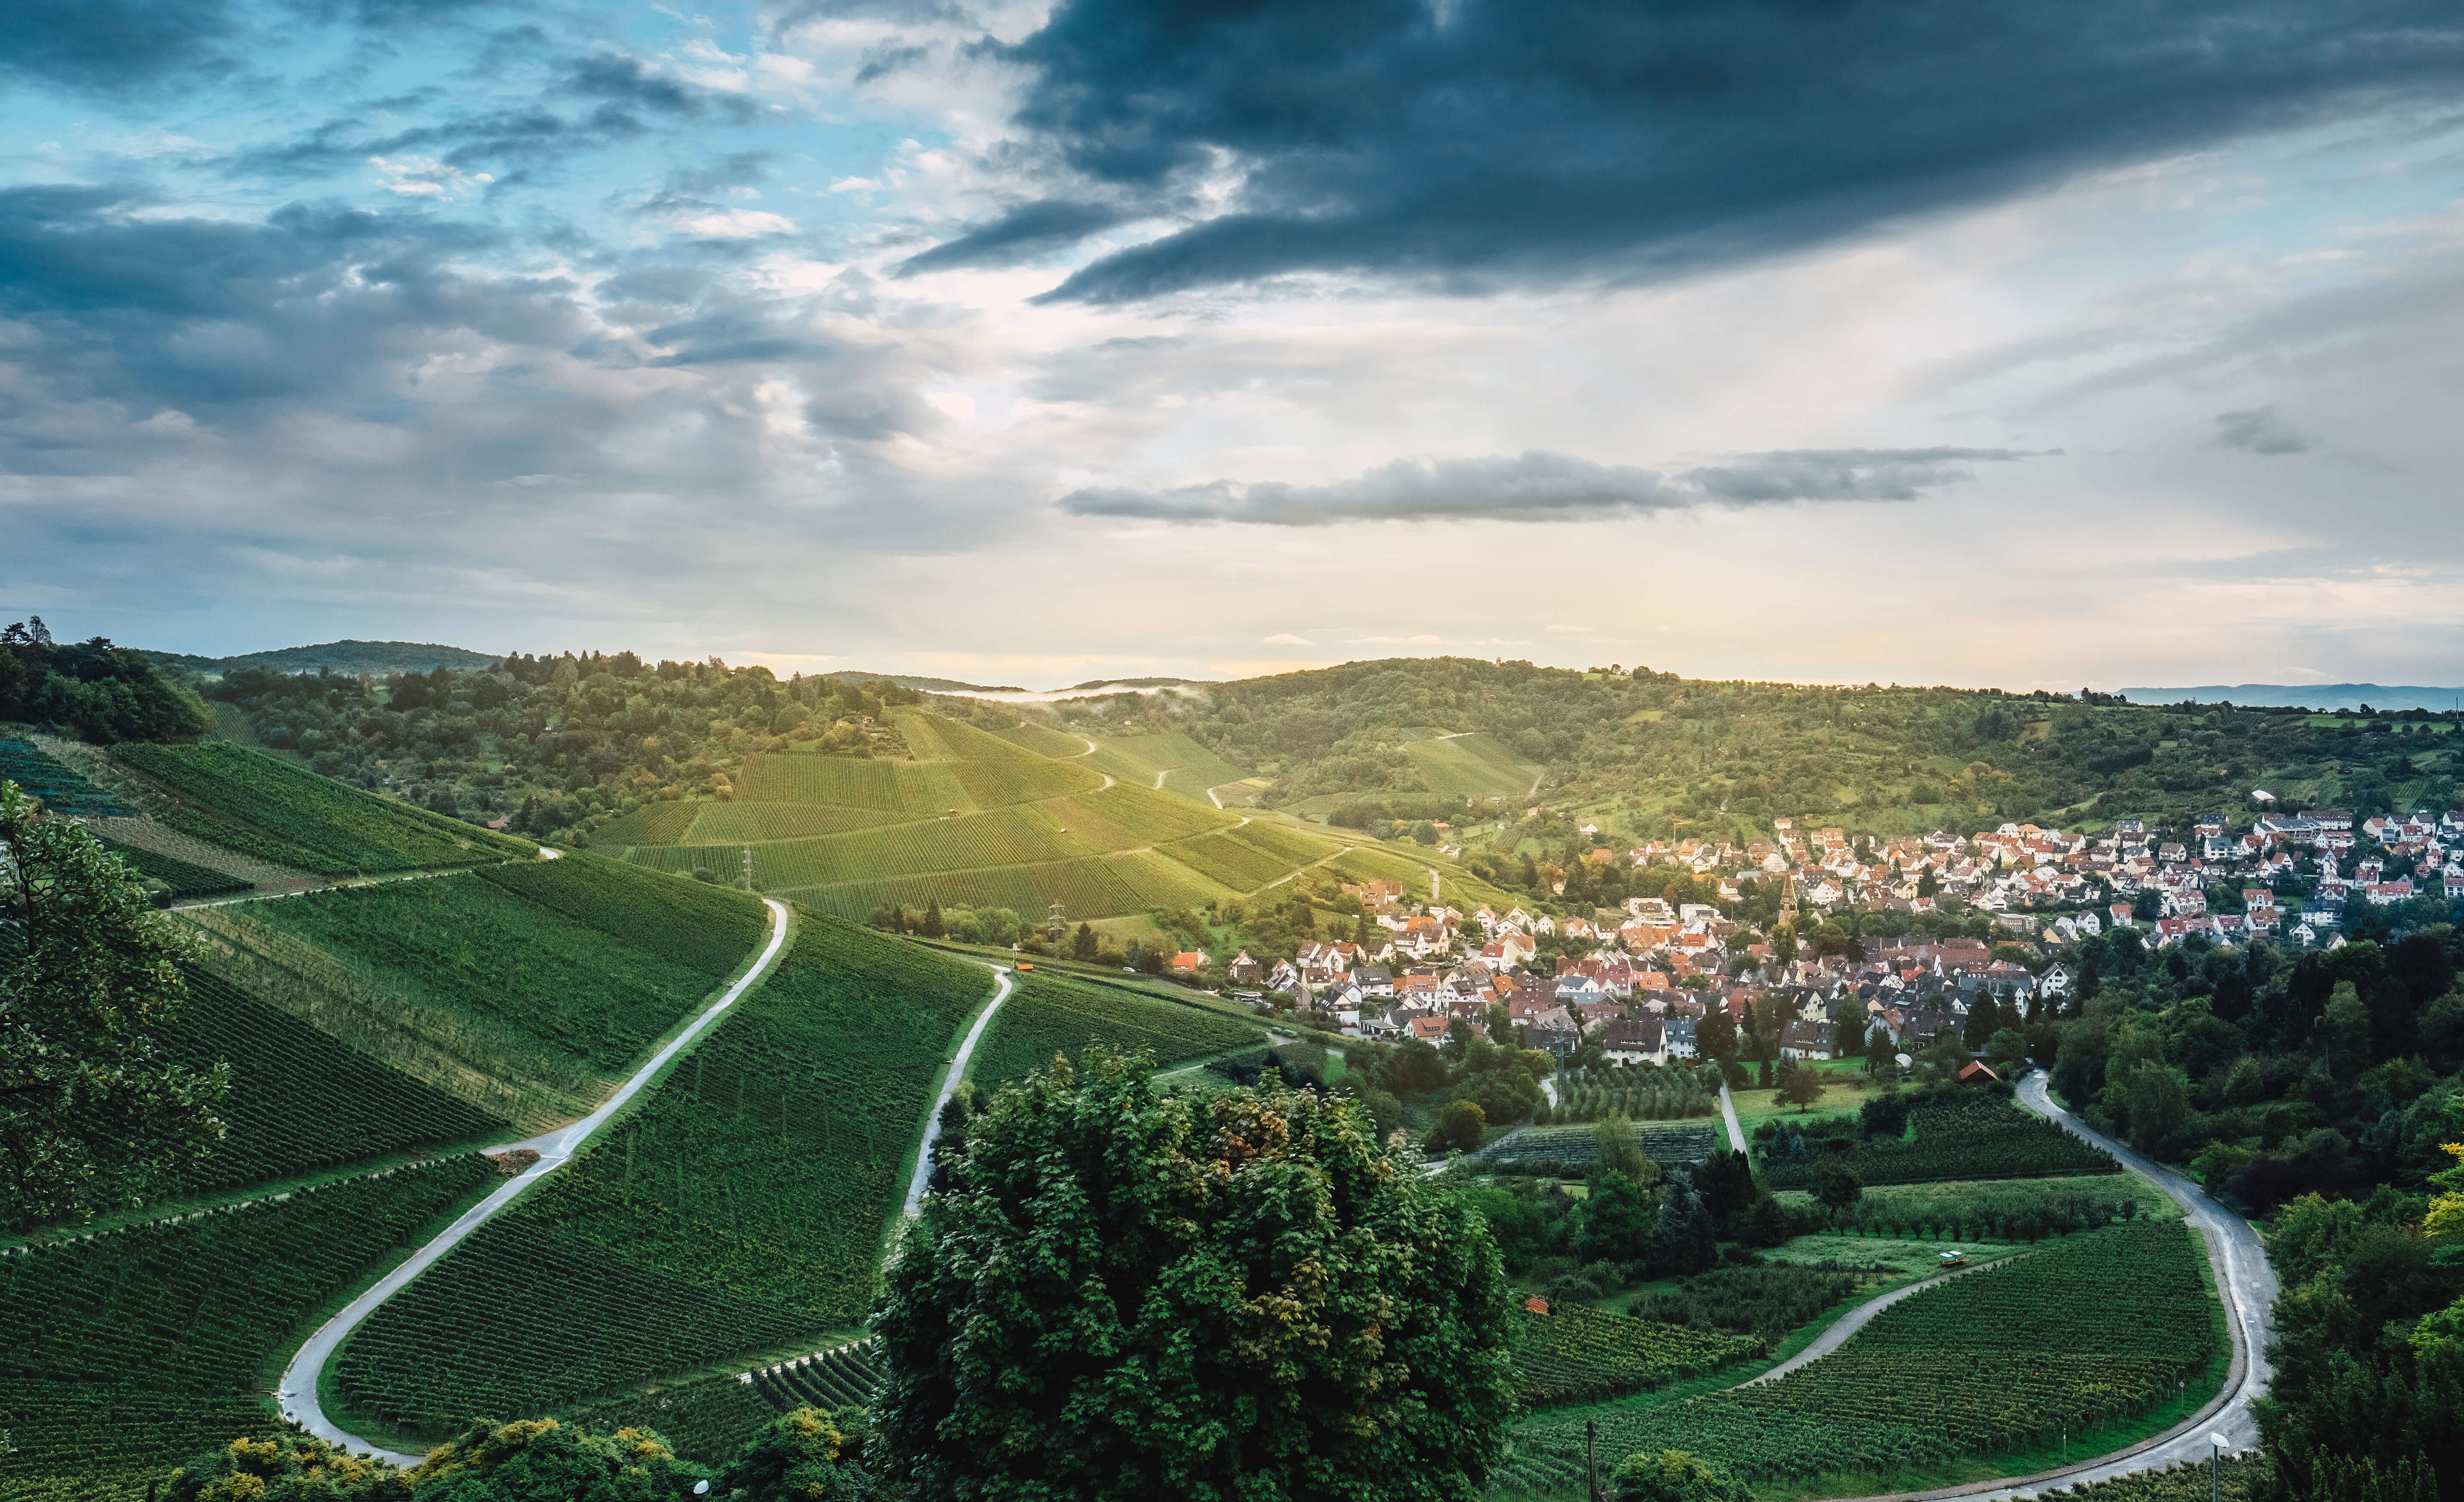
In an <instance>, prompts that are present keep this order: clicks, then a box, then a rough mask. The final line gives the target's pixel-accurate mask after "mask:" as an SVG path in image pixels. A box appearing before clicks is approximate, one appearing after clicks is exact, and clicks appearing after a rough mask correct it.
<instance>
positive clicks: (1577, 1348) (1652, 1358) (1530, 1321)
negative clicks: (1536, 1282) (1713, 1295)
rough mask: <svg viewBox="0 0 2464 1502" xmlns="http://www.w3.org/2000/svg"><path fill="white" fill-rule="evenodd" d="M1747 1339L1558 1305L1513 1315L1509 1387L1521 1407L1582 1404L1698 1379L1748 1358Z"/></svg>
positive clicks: (1752, 1346) (1752, 1344)
mask: <svg viewBox="0 0 2464 1502" xmlns="http://www.w3.org/2000/svg"><path fill="white" fill-rule="evenodd" d="M1761 1348H1762V1343H1761V1342H1760V1341H1759V1340H1755V1339H1753V1338H1751V1337H1749V1336H1733V1335H1723V1334H1716V1333H1709V1332H1705V1331H1700V1330H1689V1329H1686V1328H1684V1327H1683V1326H1682V1325H1674V1324H1666V1323H1663V1322H1661V1321H1660V1320H1657V1319H1636V1318H1633V1317H1631V1316H1629V1315H1625V1314H1603V1313H1601V1312H1600V1311H1598V1310H1595V1309H1587V1308H1585V1307H1583V1306H1582V1305H1580V1304H1560V1305H1558V1306H1557V1307H1556V1308H1554V1309H1552V1310H1551V1311H1550V1312H1549V1313H1548V1314H1532V1313H1530V1312H1529V1311H1528V1310H1518V1311H1516V1312H1515V1314H1514V1384H1515V1389H1516V1391H1517V1392H1518V1394H1519V1395H1520V1396H1521V1397H1522V1399H1523V1403H1524V1405H1525V1406H1526V1407H1532V1408H1538V1407H1545V1406H1548V1405H1550V1404H1552V1403H1588V1402H1591V1401H1593V1400H1595V1399H1599V1398H1605V1397H1610V1396H1613V1395H1616V1394H1620V1393H1632V1392H1643V1391H1647V1390H1648V1389H1650V1388H1654V1387H1658V1386H1660V1385H1661V1383H1663V1382H1667V1381H1675V1380H1677V1379H1680V1378H1685V1377H1699V1376H1701V1375H1702V1374H1703V1373H1705V1372H1709V1371H1715V1370H1717V1369H1718V1368H1720V1367H1722V1366H1725V1365H1727V1363H1729V1362H1730V1361H1734V1360H1737V1359H1739V1358H1744V1357H1748V1356H1751V1355H1753V1354H1754V1353H1755V1352H1757V1351H1758V1350H1760V1349H1761Z"/></svg>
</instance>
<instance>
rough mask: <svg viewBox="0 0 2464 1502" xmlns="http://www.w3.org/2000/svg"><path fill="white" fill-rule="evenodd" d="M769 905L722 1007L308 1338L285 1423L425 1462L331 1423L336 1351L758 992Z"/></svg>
mask: <svg viewBox="0 0 2464 1502" xmlns="http://www.w3.org/2000/svg"><path fill="white" fill-rule="evenodd" d="M761 900H762V903H763V905H764V906H766V907H768V908H769V909H770V941H769V943H768V944H766V945H765V946H763V948H762V950H761V955H760V958H759V959H758V960H756V961H754V962H753V968H752V969H750V970H747V971H745V972H744V975H743V978H742V979H740V980H738V981H737V983H735V984H734V985H731V986H729V987H728V988H727V989H726V991H724V992H723V993H721V994H720V996H719V998H718V1000H717V1001H715V1002H713V1003H711V1005H709V1006H708V1007H706V1008H704V1009H703V1011H702V1014H701V1015H700V1016H698V1017H696V1018H694V1019H693V1023H692V1025H691V1026H689V1027H686V1028H685V1030H684V1031H682V1032H680V1033H678V1034H677V1035H676V1036H675V1038H674V1039H673V1041H671V1042H670V1043H669V1044H668V1046H667V1047H666V1048H664V1049H660V1050H659V1051H658V1052H656V1053H654V1054H652V1055H651V1056H650V1059H649V1063H647V1064H644V1065H643V1066H642V1067H641V1068H640V1069H638V1070H636V1071H633V1074H632V1076H631V1077H630V1078H628V1079H627V1080H626V1081H625V1083H624V1084H622V1085H620V1086H618V1087H617V1088H616V1093H614V1094H612V1095H610V1096H608V1097H607V1100H606V1102H605V1104H603V1105H602V1106H600V1108H599V1109H598V1110H596V1111H594V1112H592V1113H591V1114H590V1115H586V1116H584V1117H583V1118H582V1119H581V1120H579V1121H576V1122H573V1123H571V1124H570V1125H567V1126H562V1127H559V1128H558V1129H557V1130H555V1131H553V1132H549V1133H545V1134H543V1135H541V1136H539V1137H535V1138H530V1139H529V1140H527V1141H521V1142H514V1143H510V1144H508V1145H507V1146H504V1147H500V1148H496V1149H494V1151H495V1152H499V1153H505V1152H511V1151H513V1150H514V1149H516V1148H529V1149H530V1150H531V1151H533V1152H535V1153H537V1154H539V1161H538V1162H536V1163H533V1164H532V1165H531V1166H530V1167H528V1168H526V1169H524V1170H522V1172H521V1173H519V1174H517V1175H516V1176H515V1177H513V1178H511V1179H508V1180H506V1181H505V1182H503V1183H501V1184H499V1185H497V1186H496V1189H495V1193H493V1194H491V1195H489V1196H488V1197H487V1198H486V1199H484V1200H482V1201H480V1202H479V1203H478V1204H474V1205H473V1206H472V1207H471V1208H470V1209H468V1210H465V1211H463V1212H462V1217H461V1219H459V1220H457V1221H455V1222H454V1223H453V1224H452V1225H451V1226H447V1227H446V1228H445V1229H444V1230H442V1231H440V1232H438V1233H437V1235H436V1237H435V1239H434V1240H432V1241H430V1242H429V1244H428V1245H427V1246H425V1247H422V1248H419V1249H418V1250H417V1251H414V1252H412V1253H411V1254H410V1256H409V1257H408V1258H407V1259H406V1260H405V1261H404V1262H403V1263H402V1264H401V1266H399V1267H397V1268H395V1269H394V1270H392V1271H391V1272H388V1273H386V1274H385V1276H384V1277H383V1278H380V1279H379V1280H378V1281H377V1284H376V1286H375V1287H373V1288H371V1289H369V1290H368V1291H367V1292H364V1293H363V1294H361V1295H360V1296H359V1297H357V1298H355V1299H353V1300H351V1302H350V1303H348V1304H346V1305H344V1306H343V1308H342V1311H341V1313H340V1314H336V1315H335V1316H334V1317H333V1318H331V1319H328V1320H327V1321H325V1323H324V1325H323V1326H322V1327H320V1328H319V1330H318V1332H317V1333H316V1334H315V1335H313V1336H309V1337H308V1343H307V1344H305V1345H303V1346H301V1347H300V1348H299V1353H298V1354H297V1356H294V1357H293V1358H291V1364H290V1365H289V1366H288V1367H286V1368H284V1370H283V1373H282V1384H281V1385H280V1386H279V1387H277V1388H275V1395H274V1397H275V1405H276V1406H277V1407H278V1408H279V1409H280V1411H281V1414H282V1416H283V1417H284V1418H286V1419H289V1420H292V1421H293V1422H295V1423H297V1425H299V1426H300V1427H302V1428H304V1429H306V1430H307V1431H308V1432H309V1433H311V1434H314V1435H316V1436H317V1437H318V1438H319V1439H321V1440H324V1441H326V1442H327V1443H329V1444H333V1445H339V1446H341V1447H343V1448H345V1449H350V1450H359V1451H363V1452H365V1453H368V1454H372V1455H375V1456H376V1457H377V1458H378V1459H380V1460H387V1461H391V1462H392V1463H393V1464H395V1465H397V1466H402V1467H410V1466H416V1465H418V1464H419V1459H420V1458H419V1457H418V1456H416V1455H405V1454H402V1453H400V1452H399V1451H395V1450H387V1449H380V1448H378V1447H376V1446H374V1445H371V1444H369V1443H368V1442H367V1441H365V1440H363V1439H361V1438H360V1437H359V1436H358V1435H356V1434H351V1433H347V1432H345V1431H344V1430H342V1429H341V1428H339V1427H337V1426H336V1425H335V1424H334V1422H333V1421H332V1420H330V1419H328V1418H326V1417H325V1410H324V1408H323V1406H322V1405H321V1404H319V1403H318V1401H317V1380H318V1378H319V1376H321V1375H322V1374H323V1372H324V1370H325V1363H326V1362H327V1361H329V1360H331V1359H332V1358H333V1355H334V1352H335V1350H336V1349H337V1348H338V1347H340V1346H341V1343H342V1340H343V1338H344V1337H345V1336H349V1335H350V1333H351V1332H352V1331H354V1330H356V1329H358V1328H359V1327H360V1324H361V1322H362V1321H363V1320H365V1319H366V1318H367V1317H368V1315H370V1314H374V1313H376V1311H377V1307H378V1306H379V1305H381V1304H383V1303H384V1302H385V1300H386V1299H389V1298H391V1297H393V1296H394V1295H395V1294H396V1293H399V1292H402V1290H403V1289H404V1287H405V1286H407V1284H408V1283H409V1282H410V1280H411V1279H413V1278H415V1277H417V1276H419V1274H420V1273H422V1272H424V1271H426V1270H428V1268H429V1265H430V1264H432V1263H434V1262H435V1261H436V1259H438V1258H439V1257H442V1256H444V1255H445V1254H446V1253H447V1252H449V1251H451V1250H452V1249H453V1248H454V1247H455V1246H456V1245H458V1244H459V1243H460V1242H461V1241H462V1240H463V1239H464V1238H465V1237H467V1236H469V1235H470V1234H471V1233H472V1232H473V1231H474V1230H477V1229H478V1228H479V1227H480V1226H484V1225H486V1224H487V1223H488V1221H489V1220H491V1219H492V1218H494V1217H495V1214H496V1212H498V1211H499V1210H502V1209H503V1208H504V1207H505V1206H506V1205H508V1204H512V1203H513V1202H514V1200H515V1198H516V1197H517V1196H518V1195H519V1194H520V1193H521V1192H522V1191H523V1190H525V1189H527V1188H529V1187H530V1186H531V1185H532V1184H533V1183H534V1182H537V1181H539V1180H540V1179H543V1178H545V1177H547V1176H548V1175H549V1174H552V1173H554V1172H556V1170H558V1169H559V1168H561V1167H563V1166H564V1164H565V1163H566V1162H567V1161H568V1160H570V1159H571V1158H572V1157H573V1155H574V1154H575V1153H577V1152H579V1151H581V1149H582V1146H583V1143H584V1142H587V1141H588V1140H589V1139H590V1135H591V1134H592V1133H593V1132H596V1131H598V1130H599V1128H600V1127H602V1126H604V1125H605V1124H606V1121H607V1118H608V1117H609V1116H612V1115H615V1114H616V1113H617V1111H619V1110H620V1109H622V1108H623V1106H624V1105H625V1103H626V1102H627V1101H628V1100H630V1099H632V1098H633V1096H634V1095H635V1094H637V1093H640V1091H641V1089H642V1087H643V1086H644V1085H646V1084H648V1083H649V1080H650V1077H651V1076H652V1075H654V1074H656V1073H657V1072H658V1071H659V1070H660V1069H661V1068H662V1067H663V1066H665V1065H666V1064H667V1062H668V1061H669V1060H671V1059H672V1058H674V1057H675V1056H676V1055H677V1054H678V1053H679V1052H681V1051H683V1049H684V1048H685V1046H686V1045H687V1044H690V1043H691V1042H693V1039H695V1038H697V1037H699V1036H700V1035H701V1033H702V1031H703V1029H704V1028H707V1027H709V1026H710V1025H711V1024H712V1023H713V1022H715V1021H716V1020H717V1019H718V1016H719V1014H720V1013H721V1012H724V1011H726V1010H727V1008H728V1007H730V1006H732V1005H735V1003H736V999H737V997H739V996H742V995H743V994H744V993H745V992H746V991H748V990H750V989H752V987H753V984H754V983H755V982H757V981H759V980H760V979H761V978H762V976H764V975H766V974H767V973H769V969H770V966H771V964H772V963H773V962H774V961H777V960H778V958H779V951H780V949H781V946H783V945H784V944H785V943H786V942H787V908H786V904H784V903H781V902H776V901H773V900H771V899H770V898H768V897H764V898H762V899H761Z"/></svg>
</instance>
